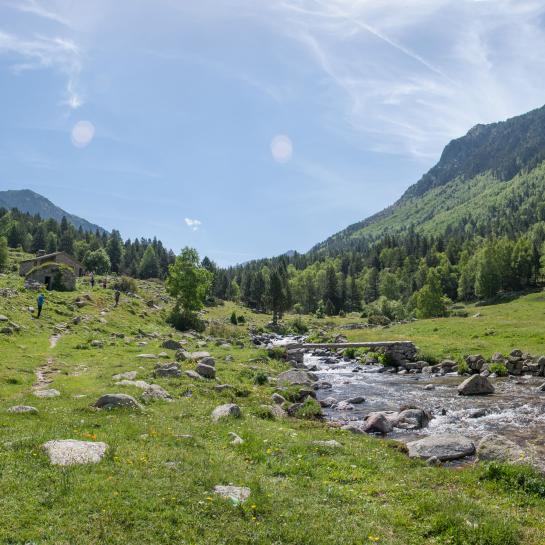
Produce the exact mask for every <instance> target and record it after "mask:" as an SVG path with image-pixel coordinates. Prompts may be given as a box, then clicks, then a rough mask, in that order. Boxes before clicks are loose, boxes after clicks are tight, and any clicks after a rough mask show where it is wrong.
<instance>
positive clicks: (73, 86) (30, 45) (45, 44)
mask: <svg viewBox="0 0 545 545" xmlns="http://www.w3.org/2000/svg"><path fill="white" fill-rule="evenodd" d="M1 55H3V56H7V57H9V58H13V59H14V62H13V64H12V65H11V69H12V70H13V72H14V73H16V74H17V73H21V72H24V71H26V70H38V69H52V70H56V71H57V72H59V73H61V74H62V75H64V76H65V77H66V87H65V90H64V93H63V94H64V98H63V99H62V100H61V104H65V105H67V106H69V107H70V108H71V109H73V110H76V109H77V108H79V107H80V106H82V105H83V103H84V99H83V95H82V94H81V92H80V91H79V89H78V80H79V76H80V73H81V70H82V52H81V49H80V47H79V46H78V44H77V43H76V42H74V41H73V40H71V39H67V38H64V37H59V36H42V35H33V36H32V37H30V38H24V37H21V36H18V35H15V34H11V33H7V32H4V31H2V30H0V56H1Z"/></svg>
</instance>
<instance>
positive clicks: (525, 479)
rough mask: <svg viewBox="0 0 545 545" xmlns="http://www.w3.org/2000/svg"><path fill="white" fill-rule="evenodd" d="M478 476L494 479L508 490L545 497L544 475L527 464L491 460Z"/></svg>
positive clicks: (483, 478)
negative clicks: (502, 462)
mask: <svg viewBox="0 0 545 545" xmlns="http://www.w3.org/2000/svg"><path fill="white" fill-rule="evenodd" d="M480 478H481V480H485V481H494V482H496V483H498V484H500V485H502V486H503V487H504V488H506V489H508V490H516V491H520V492H524V493H526V494H531V495H534V496H539V497H540V498H545V477H543V476H542V475H540V474H539V473H537V471H535V470H534V469H532V468H531V467H528V466H522V465H512V464H500V463H498V462H492V463H490V464H488V465H486V466H485V467H484V471H483V473H482V475H481V477H480Z"/></svg>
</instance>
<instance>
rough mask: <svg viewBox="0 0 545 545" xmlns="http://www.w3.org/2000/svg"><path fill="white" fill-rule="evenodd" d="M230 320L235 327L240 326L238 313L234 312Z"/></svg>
mask: <svg viewBox="0 0 545 545" xmlns="http://www.w3.org/2000/svg"><path fill="white" fill-rule="evenodd" d="M230 320H231V323H232V324H233V325H238V320H237V313H236V312H235V311H234V310H233V313H232V314H231V318H230Z"/></svg>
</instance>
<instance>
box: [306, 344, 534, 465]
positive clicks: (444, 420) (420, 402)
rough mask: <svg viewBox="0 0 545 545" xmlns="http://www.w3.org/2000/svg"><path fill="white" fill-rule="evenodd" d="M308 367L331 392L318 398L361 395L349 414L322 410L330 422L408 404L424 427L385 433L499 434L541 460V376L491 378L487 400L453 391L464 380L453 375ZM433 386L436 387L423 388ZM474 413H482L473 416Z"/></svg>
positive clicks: (315, 361)
mask: <svg viewBox="0 0 545 545" xmlns="http://www.w3.org/2000/svg"><path fill="white" fill-rule="evenodd" d="M304 363H305V365H306V366H307V367H313V366H316V368H317V370H316V371H315V372H316V374H317V375H318V376H319V377H320V379H322V380H325V381H327V382H329V383H331V384H332V386H333V388H332V389H328V390H319V391H318V392H317V394H318V399H323V398H325V397H329V396H332V397H334V398H336V399H337V400H338V401H341V400H344V399H348V398H351V397H355V396H363V397H364V398H365V402H364V403H363V404H361V405H355V406H354V407H355V409H354V410H351V411H338V410H335V409H324V412H325V415H326V417H327V418H329V419H332V420H340V421H347V420H358V419H362V418H363V417H364V416H365V415H366V414H368V413H370V412H373V411H398V410H399V409H400V407H402V406H404V405H412V406H416V407H419V408H422V409H426V410H428V411H430V412H431V413H432V415H433V419H432V420H431V422H430V424H429V426H428V427H426V428H424V429H422V430H417V431H404V430H397V429H396V430H395V431H394V432H393V433H392V434H390V435H389V437H391V438H397V439H400V440H404V441H409V440H413V439H415V438H417V437H418V436H424V435H435V434H438V433H446V432H448V433H453V432H455V433H461V434H462V435H465V436H467V437H470V438H472V439H474V440H478V439H479V438H481V437H483V436H484V435H486V434H487V433H491V432H494V433H498V434H500V435H504V436H506V437H508V438H509V439H511V440H513V441H516V442H517V443H519V444H520V445H523V446H524V445H526V444H531V445H532V446H533V447H534V448H536V449H537V450H538V451H539V452H540V453H542V454H543V459H545V392H539V391H537V387H538V386H539V385H540V384H542V383H543V380H544V379H543V377H533V376H524V377H506V378H496V379H490V380H491V381H492V383H493V384H494V387H495V389H496V392H495V393H494V394H492V395H488V396H460V395H458V392H457V390H456V388H457V386H458V384H460V382H462V380H463V378H462V377H459V376H457V375H456V374H451V375H446V376H437V377H436V376H430V375H426V374H416V375H412V374H407V375H398V374H390V373H380V372H379V369H380V367H377V366H368V365H358V364H357V362H355V361H349V362H348V361H341V362H338V363H327V362H326V359H325V358H321V357H319V356H314V355H310V354H307V355H305V362H304ZM427 384H433V386H434V389H432V390H424V386H426V385H427ZM477 410H480V411H479V412H480V413H481V414H482V412H483V410H484V415H483V416H479V417H475V413H476V411H477Z"/></svg>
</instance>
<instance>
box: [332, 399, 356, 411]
mask: <svg viewBox="0 0 545 545" xmlns="http://www.w3.org/2000/svg"><path fill="white" fill-rule="evenodd" d="M335 409H336V410H337V411H353V410H354V405H352V403H348V401H339V403H337V405H336V406H335Z"/></svg>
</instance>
